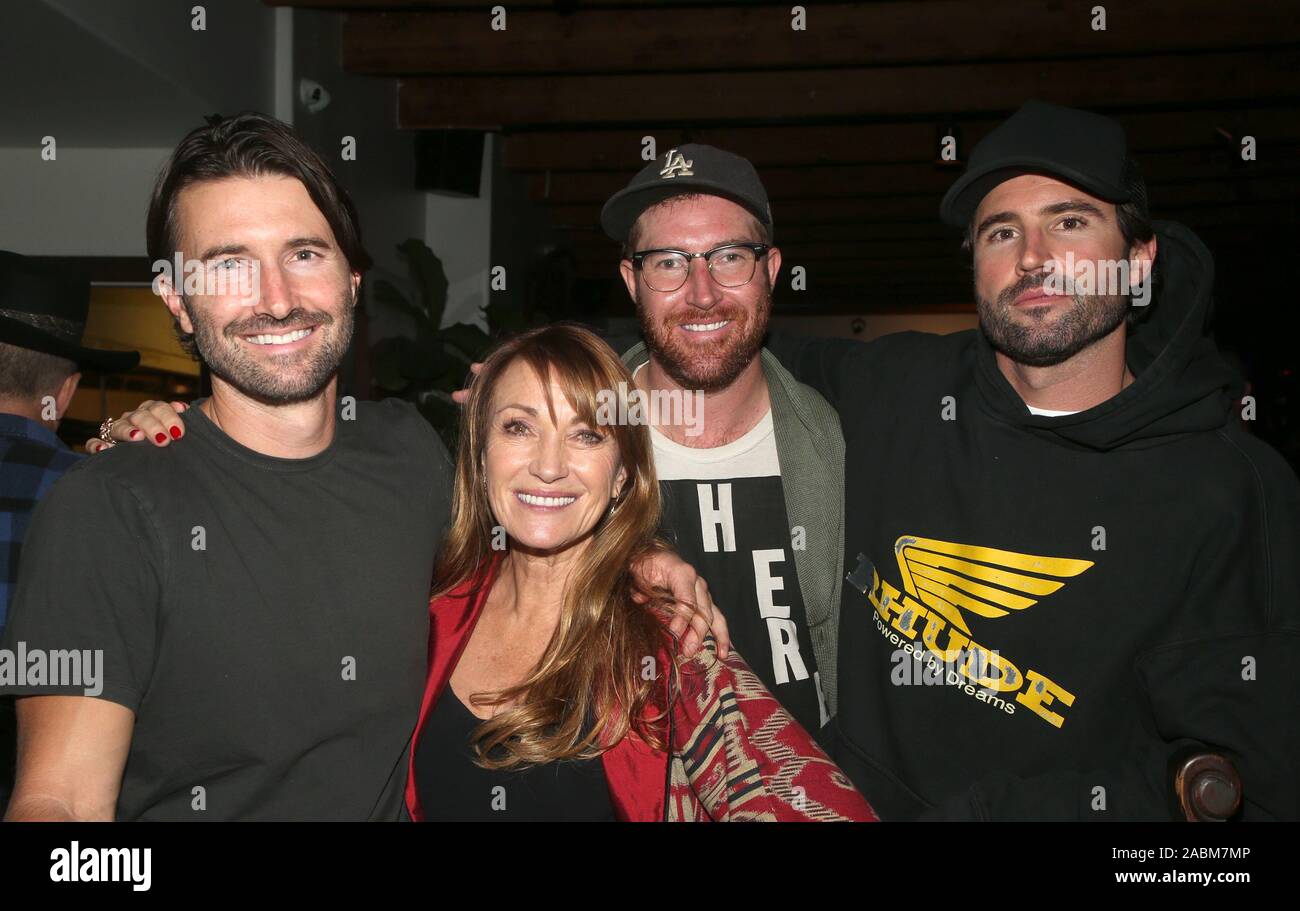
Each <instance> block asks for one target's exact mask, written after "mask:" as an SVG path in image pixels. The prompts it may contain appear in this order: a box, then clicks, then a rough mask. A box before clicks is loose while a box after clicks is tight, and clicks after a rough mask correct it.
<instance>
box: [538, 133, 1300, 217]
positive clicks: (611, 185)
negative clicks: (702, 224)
mask: <svg viewBox="0 0 1300 911" xmlns="http://www.w3.org/2000/svg"><path fill="white" fill-rule="evenodd" d="M1269 151H1270V154H1269V155H1268V156H1266V158H1265V159H1264V160H1262V161H1261V160H1256V161H1254V162H1250V163H1246V162H1243V161H1241V159H1240V157H1237V158H1236V159H1235V160H1234V158H1233V157H1232V153H1231V152H1230V151H1229V150H1228V149H1226V148H1210V149H1198V150H1188V151H1183V152H1158V153H1150V154H1147V155H1144V156H1143V157H1142V161H1141V167H1142V174H1143V176H1144V177H1145V178H1146V181H1147V183H1148V184H1149V185H1152V186H1156V185H1160V184H1166V183H1175V182H1179V181H1182V182H1187V181H1236V180H1241V179H1255V180H1257V179H1260V178H1265V177H1286V176H1295V175H1296V174H1300V145H1298V144H1295V143H1287V144H1283V145H1279V146H1275V147H1273V148H1271V149H1270V150H1269ZM961 171H962V169H961V168H960V167H951V166H949V167H940V166H938V165H936V164H934V163H932V162H917V163H911V162H902V163H898V162H891V163H882V164H872V165H800V166H796V167H777V168H764V169H763V171H762V173H761V174H760V176H761V177H762V180H763V186H764V187H765V188H766V189H767V194H768V197H769V198H770V199H771V200H772V201H773V203H774V204H775V203H777V202H779V201H781V200H787V199H817V198H827V197H841V196H887V195H896V194H899V193H932V194H936V195H938V196H942V195H943V194H944V193H945V192H946V191H947V189H948V187H950V186H951V185H952V183H953V181H954V180H956V179H957V178H958V177H959V176H960V175H961ZM631 176H632V173H631V172H628V173H619V172H617V171H555V172H542V173H532V174H530V175H529V187H528V191H529V197H530V198H531V199H532V200H533V201H535V202H553V203H583V202H589V203H602V204H603V203H604V201H605V200H606V199H608V198H609V197H610V196H612V195H613V194H614V193H616V192H617V191H619V190H621V189H622V188H623V187H624V186H626V185H627V182H628V180H629V179H630V178H631Z"/></svg>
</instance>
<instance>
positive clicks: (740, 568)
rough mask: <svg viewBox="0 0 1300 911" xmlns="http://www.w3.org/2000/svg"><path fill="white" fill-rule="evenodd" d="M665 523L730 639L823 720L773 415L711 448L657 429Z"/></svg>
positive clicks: (797, 705)
mask: <svg viewBox="0 0 1300 911" xmlns="http://www.w3.org/2000/svg"><path fill="white" fill-rule="evenodd" d="M651 438H652V442H653V443H654V453H655V472H656V473H657V474H658V475H659V481H660V488H661V489H662V491H663V499H664V525H665V530H666V531H667V533H668V535H669V537H670V538H671V539H672V540H673V543H674V545H675V546H676V548H677V551H678V553H680V554H681V556H682V558H683V559H684V560H686V561H687V562H689V563H690V564H691V565H693V566H694V567H695V568H696V571H698V572H699V573H700V575H702V576H703V577H704V579H705V580H706V581H707V582H708V583H709V592H710V593H711V594H712V595H713V600H714V602H715V603H716V604H717V605H718V607H719V608H720V609H721V610H722V612H723V615H724V616H725V617H726V618H727V626H728V628H729V630H730V632H731V640H732V644H733V645H734V646H735V648H736V650H737V651H739V652H740V653H741V654H742V655H744V656H745V658H746V659H747V660H748V661H749V663H750V665H751V666H752V667H753V668H754V671H755V673H757V674H758V676H759V679H761V680H762V681H763V683H764V684H766V685H767V688H768V689H770V690H771V691H772V693H773V694H774V695H775V696H776V698H777V699H778V700H780V702H781V704H782V705H783V706H785V708H786V711H788V712H789V713H790V714H791V715H793V716H794V718H795V720H796V721H798V722H799V723H800V724H801V725H803V727H804V728H805V729H807V730H809V731H813V732H815V731H817V730H818V729H819V728H820V727H821V726H822V724H824V723H825V721H826V709H825V707H824V705H823V700H822V696H821V681H820V679H819V678H818V674H817V659H816V657H815V656H814V654H813V650H812V639H811V637H810V635H809V632H808V618H807V614H806V612H805V610H804V603H803V595H802V593H801V592H800V589H799V577H798V575H797V573H796V572H795V565H794V553H793V550H792V547H793V546H794V545H793V541H792V535H791V532H792V530H791V528H790V521H789V517H788V515H787V513H786V509H785V492H784V489H783V488H782V486H781V466H780V463H779V461H778V458H777V451H776V437H775V432H774V429H773V424H772V414H771V412H770V411H769V412H768V413H767V415H766V416H765V417H764V418H763V420H762V421H760V422H759V423H758V425H757V426H756V427H754V429H753V430H751V431H749V432H748V433H746V434H745V435H744V436H742V437H741V438H740V439H738V440H735V441H733V442H731V443H727V444H726V445H724V446H717V447H713V448H711V449H693V448H690V447H687V446H683V445H681V444H678V443H674V442H673V441H672V440H669V439H668V438H667V437H665V436H664V435H663V434H661V433H659V432H658V431H657V430H654V429H653V428H652V433H651Z"/></svg>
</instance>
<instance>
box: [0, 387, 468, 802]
mask: <svg viewBox="0 0 1300 911" xmlns="http://www.w3.org/2000/svg"><path fill="white" fill-rule="evenodd" d="M349 415H350V412H345V413H344V416H345V417H348V416H349ZM185 424H186V434H185V436H184V438H182V439H181V440H178V441H174V442H173V443H172V444H171V445H170V446H168V447H166V448H162V449H160V448H156V447H154V446H151V445H120V446H117V447H115V448H114V449H113V450H112V451H110V452H107V453H104V454H101V455H97V456H95V457H93V458H90V459H86V460H84V461H83V462H81V463H80V464H79V465H76V466H75V467H73V468H71V469H70V470H69V471H68V472H67V473H66V474H65V475H64V476H63V478H62V479H60V481H59V482H58V483H57V484H56V485H55V486H54V489H53V490H52V492H51V493H50V495H49V496H48V497H46V499H45V500H44V501H43V502H42V503H41V504H40V506H39V507H38V508H37V510H36V513H35V515H34V517H33V521H32V526H31V529H30V531H29V533H28V536H27V540H26V544H25V547H24V549H23V557H22V568H21V572H20V574H19V585H18V591H17V595H16V597H15V600H14V603H13V605H12V608H13V609H12V614H11V618H10V623H9V626H8V629H7V631H6V643H5V644H6V646H7V647H9V648H11V649H14V648H17V647H18V644H19V643H22V644H23V648H24V649H25V651H26V652H27V653H28V654H31V653H32V651H33V650H38V651H40V650H51V649H81V650H90V652H91V654H90V656H89V657H90V658H91V662H90V664H91V666H93V664H94V660H95V659H94V651H95V650H102V674H100V675H99V680H98V681H97V682H95V681H87V680H82V681H81V683H82V684H83V685H82V686H77V687H71V688H69V687H66V686H64V687H60V686H53V685H32V684H31V683H30V681H29V685H27V686H21V687H12V686H11V687H3V688H0V692H8V693H10V694H13V695H35V694H49V693H58V694H68V695H97V696H98V697H99V698H103V699H109V700H111V701H113V702H117V703H120V704H121V705H124V706H126V707H127V708H129V709H132V710H133V711H134V712H135V729H134V733H133V736H132V739H131V749H130V754H129V756H128V758H127V763H126V769H125V772H124V775H123V779H122V787H121V793H120V796H119V798H118V804H117V816H118V818H119V819H125V820H129V819H368V818H377V819H379V818H382V819H395V818H397V816H398V814H399V812H400V808H401V803H402V795H403V788H404V784H405V777H406V768H405V755H404V754H405V750H406V747H407V744H408V742H409V739H410V736H411V733H412V731H413V730H414V726H415V721H416V717H417V714H418V711H419V706H420V699H421V693H422V690H423V684H424V678H425V670H426V663H427V649H428V598H429V584H430V576H431V572H432V566H433V558H434V550H435V547H436V544H437V541H438V537H439V535H440V534H441V532H442V529H443V527H444V524H445V522H446V519H447V515H448V504H449V499H450V484H451V477H452V468H451V464H450V461H449V459H448V458H447V454H446V450H445V449H444V447H443V445H442V443H441V441H440V440H439V439H438V436H437V434H435V433H434V432H433V430H432V428H430V427H429V425H428V424H427V423H426V422H425V421H424V420H423V419H422V418H421V417H420V415H419V413H418V412H417V411H416V410H415V409H414V408H413V407H411V406H410V405H408V404H406V403H404V402H400V401H396V400H387V401H383V402H378V403H369V402H359V403H357V405H356V410H355V417H353V418H352V419H340V420H339V421H338V422H337V432H336V435H335V438H334V440H333V442H332V443H331V444H330V446H329V447H328V448H327V449H325V450H324V451H323V452H321V453H319V454H317V455H315V456H312V457H310V458H306V459H279V458H272V457H270V456H265V455H261V454H259V453H257V452H254V451H252V450H250V449H247V448H245V447H243V446H241V445H239V444H238V443H236V442H235V441H234V440H232V439H231V438H230V437H228V436H227V435H226V434H225V433H223V432H222V431H221V430H219V429H218V428H217V427H216V426H215V425H213V424H212V423H211V422H210V421H209V420H208V419H207V418H206V417H205V416H204V415H203V413H202V411H200V409H198V408H191V409H190V410H189V411H188V412H186V414H185ZM87 682H90V683H91V684H92V685H91V686H86V685H85V684H86V683H87ZM95 690H99V692H98V693H96V692H94V691H95Z"/></svg>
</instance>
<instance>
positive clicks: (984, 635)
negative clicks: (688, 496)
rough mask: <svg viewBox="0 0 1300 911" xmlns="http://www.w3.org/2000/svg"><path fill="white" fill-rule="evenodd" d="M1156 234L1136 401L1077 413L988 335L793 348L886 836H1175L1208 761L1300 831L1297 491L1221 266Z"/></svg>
mask: <svg viewBox="0 0 1300 911" xmlns="http://www.w3.org/2000/svg"><path fill="white" fill-rule="evenodd" d="M1157 236H1158V240H1159V246H1158V252H1157V259H1156V268H1157V270H1158V271H1159V272H1160V274H1161V276H1162V277H1161V282H1162V284H1161V286H1160V287H1159V291H1158V294H1157V295H1156V300H1155V301H1154V303H1153V304H1152V305H1151V306H1152V312H1151V313H1150V314H1149V315H1148V318H1147V319H1146V320H1145V321H1143V322H1141V323H1139V324H1137V327H1136V328H1135V329H1134V330H1133V331H1132V332H1131V334H1130V337H1129V344H1128V362H1129V366H1130V369H1131V370H1132V372H1133V373H1134V374H1135V376H1136V380H1135V381H1134V382H1133V383H1132V384H1131V385H1129V386H1128V388H1126V389H1124V390H1123V391H1122V392H1120V393H1119V394H1118V395H1116V396H1115V397H1113V398H1111V399H1110V400H1108V401H1106V402H1103V403H1102V404H1100V405H1098V406H1096V407H1095V408H1091V409H1089V410H1087V411H1084V412H1080V413H1078V414H1075V415H1070V416H1065V417H1040V416H1034V415H1031V414H1030V412H1029V410H1028V409H1027V408H1026V406H1025V404H1024V402H1023V400H1022V399H1021V398H1020V397H1019V395H1018V394H1017V393H1016V392H1015V391H1014V390H1013V389H1012V388H1011V386H1010V384H1009V383H1008V382H1007V381H1006V379H1005V377H1003V375H1002V373H1001V372H1000V371H999V370H998V367H997V365H996V362H995V360H994V354H993V351H992V349H991V348H990V346H989V344H988V343H987V341H986V340H985V339H984V337H983V335H982V334H981V333H980V332H979V331H977V330H972V331H969V332H961V333H956V334H953V335H946V336H937V335H926V334H921V333H902V334H899V335H894V336H888V337H885V338H881V339H877V340H875V341H873V342H870V343H867V344H862V343H859V342H852V341H844V340H840V341H832V340H810V339H796V338H791V337H788V336H787V337H776V338H773V339H772V341H771V344H770V345H769V347H770V348H771V350H772V351H773V353H775V354H776V355H777V356H778V357H780V358H781V359H782V360H783V361H784V362H785V363H786V364H787V366H789V367H790V369H791V370H792V371H793V372H794V374H795V375H796V376H797V377H798V378H799V379H800V380H802V381H804V382H807V383H809V384H811V385H813V386H814V387H816V388H818V389H819V390H820V391H822V392H823V393H824V394H825V395H826V396H827V398H828V399H829V400H830V401H831V402H832V403H833V404H834V405H835V406H836V407H837V408H838V410H839V414H840V419H841V422H842V424H843V428H844V438H845V443H846V446H847V452H846V474H847V484H846V489H845V497H846V510H845V513H846V516H845V520H846V529H845V548H846V551H845V571H846V573H847V582H846V584H845V586H844V601H843V607H842V611H841V620H840V637H839V657H838V667H839V681H838V684H837V687H838V691H839V694H840V695H839V711H838V715H837V718H836V722H835V724H836V729H835V745H834V749H835V753H836V757H835V758H836V759H837V761H838V762H839V763H840V765H841V766H843V767H844V769H845V770H846V771H847V772H848V773H849V774H850V776H851V777H852V778H853V780H854V782H855V783H856V784H857V786H858V788H859V789H861V791H862V792H863V794H864V795H866V797H867V799H868V800H870V801H871V802H872V805H873V806H874V807H875V808H876V810H877V812H878V813H880V815H881V816H882V817H883V818H886V819H891V818H892V819H900V818H915V817H934V816H948V817H960V818H970V817H975V818H1004V819H1005V818H1011V819H1015V818H1021V819H1023V818H1053V819H1138V818H1141V819H1160V818H1166V819H1167V818H1173V816H1174V812H1173V810H1174V805H1173V790H1172V785H1171V780H1172V779H1171V776H1170V773H1169V769H1170V765H1171V763H1172V762H1173V761H1175V760H1176V759H1178V758H1180V757H1181V756H1183V755H1184V753H1185V752H1186V751H1188V750H1195V749H1200V748H1203V747H1207V746H1208V747H1211V748H1213V749H1215V750H1218V751H1222V752H1224V753H1226V755H1228V756H1229V757H1230V758H1231V759H1232V760H1233V761H1234V763H1235V764H1236V766H1237V768H1238V770H1239V772H1240V774H1241V776H1242V779H1243V783H1244V792H1245V802H1244V807H1243V811H1242V816H1243V817H1244V818H1248V819H1249V818H1270V817H1280V818H1289V819H1295V818H1297V816H1300V800H1298V798H1297V794H1298V791H1300V769H1298V768H1297V766H1298V765H1300V762H1298V759H1297V757H1300V734H1298V727H1300V485H1297V481H1296V478H1295V475H1294V473H1293V472H1292V471H1291V469H1290V467H1289V466H1288V465H1287V464H1286V463H1285V462H1284V461H1283V460H1282V458H1281V457H1280V456H1279V455H1278V454H1277V453H1276V452H1274V451H1273V450H1272V449H1270V448H1269V447H1268V446H1267V445H1265V444H1263V443H1261V442H1259V441H1258V440H1256V439H1254V438H1253V437H1251V436H1250V435H1249V434H1247V433H1245V432H1243V431H1242V430H1241V429H1240V428H1239V425H1238V412H1237V408H1238V405H1237V399H1238V396H1239V395H1240V387H1239V380H1238V378H1237V377H1236V376H1235V375H1234V373H1233V372H1232V370H1231V369H1230V368H1229V367H1228V365H1227V364H1226V363H1225V362H1224V361H1223V360H1222V359H1221V358H1220V356H1219V355H1218V353H1217V351H1216V350H1215V347H1214V344H1213V342H1212V341H1211V339H1210V338H1209V335H1208V326H1209V320H1210V317H1211V313H1212V300H1211V288H1212V285H1213V272H1214V266H1213V260H1212V258H1211V256H1210V254H1209V251H1207V250H1206V249H1205V247H1204V246H1203V245H1202V244H1201V242H1200V241H1199V240H1198V239H1197V238H1196V236H1195V235H1194V234H1192V232H1191V231H1189V230H1187V229H1186V228H1184V227H1182V226H1181V225H1177V224H1168V223H1165V224H1157ZM944 662H946V663H944Z"/></svg>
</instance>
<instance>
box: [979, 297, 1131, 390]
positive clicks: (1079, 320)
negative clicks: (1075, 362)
mask: <svg viewBox="0 0 1300 911" xmlns="http://www.w3.org/2000/svg"><path fill="white" fill-rule="evenodd" d="M1042 284H1043V277H1042V276H1041V275H1026V276H1025V277H1024V278H1022V279H1021V280H1020V281H1018V282H1016V283H1015V284H1014V285H1012V286H1011V287H1009V288H1006V289H1004V290H1003V291H1002V292H1001V293H999V294H998V297H997V300H996V301H990V300H987V299H986V298H982V297H980V295H979V292H978V291H976V292H975V307H976V310H977V312H978V313H979V322H980V330H981V331H982V332H983V333H984V337H985V338H987V339H988V341H989V344H990V345H992V346H993V348H994V350H996V351H999V352H1001V353H1002V354H1004V355H1006V356H1007V357H1008V358H1010V359H1011V360H1013V361H1015V362H1016V363H1018V364H1024V365H1025V366H1027V367H1052V366H1055V365H1056V364H1060V363H1063V362H1065V361H1067V360H1069V359H1070V358H1072V357H1074V356H1075V355H1076V354H1078V353H1079V352H1080V351H1083V350H1084V349H1085V348H1087V347H1088V346H1090V345H1092V344H1093V343H1095V342H1097V341H1098V340H1100V339H1103V338H1105V337H1106V336H1108V335H1110V334H1111V333H1112V332H1114V331H1115V329H1116V328H1118V327H1119V326H1120V325H1121V324H1122V323H1123V322H1124V319H1125V316H1126V315H1127V313H1128V307H1129V300H1128V296H1127V295H1124V294H1119V295H1109V294H1107V295H1101V294H1089V295H1082V294H1071V295H1063V296H1062V297H1061V300H1062V301H1065V300H1069V301H1070V307H1069V309H1068V310H1066V311H1065V312H1064V313H1059V312H1057V311H1059V309H1060V304H1056V305H1053V306H1051V307H1041V308H1035V309H1033V310H1025V311H1023V312H1021V313H1018V312H1017V310H1016V307H1015V300H1016V298H1017V297H1019V296H1020V295H1021V294H1023V293H1025V292H1026V291H1029V290H1030V289H1033V288H1038V287H1041V286H1042ZM1017 316H1019V319H1017ZM1049 321H1050V322H1049Z"/></svg>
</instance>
